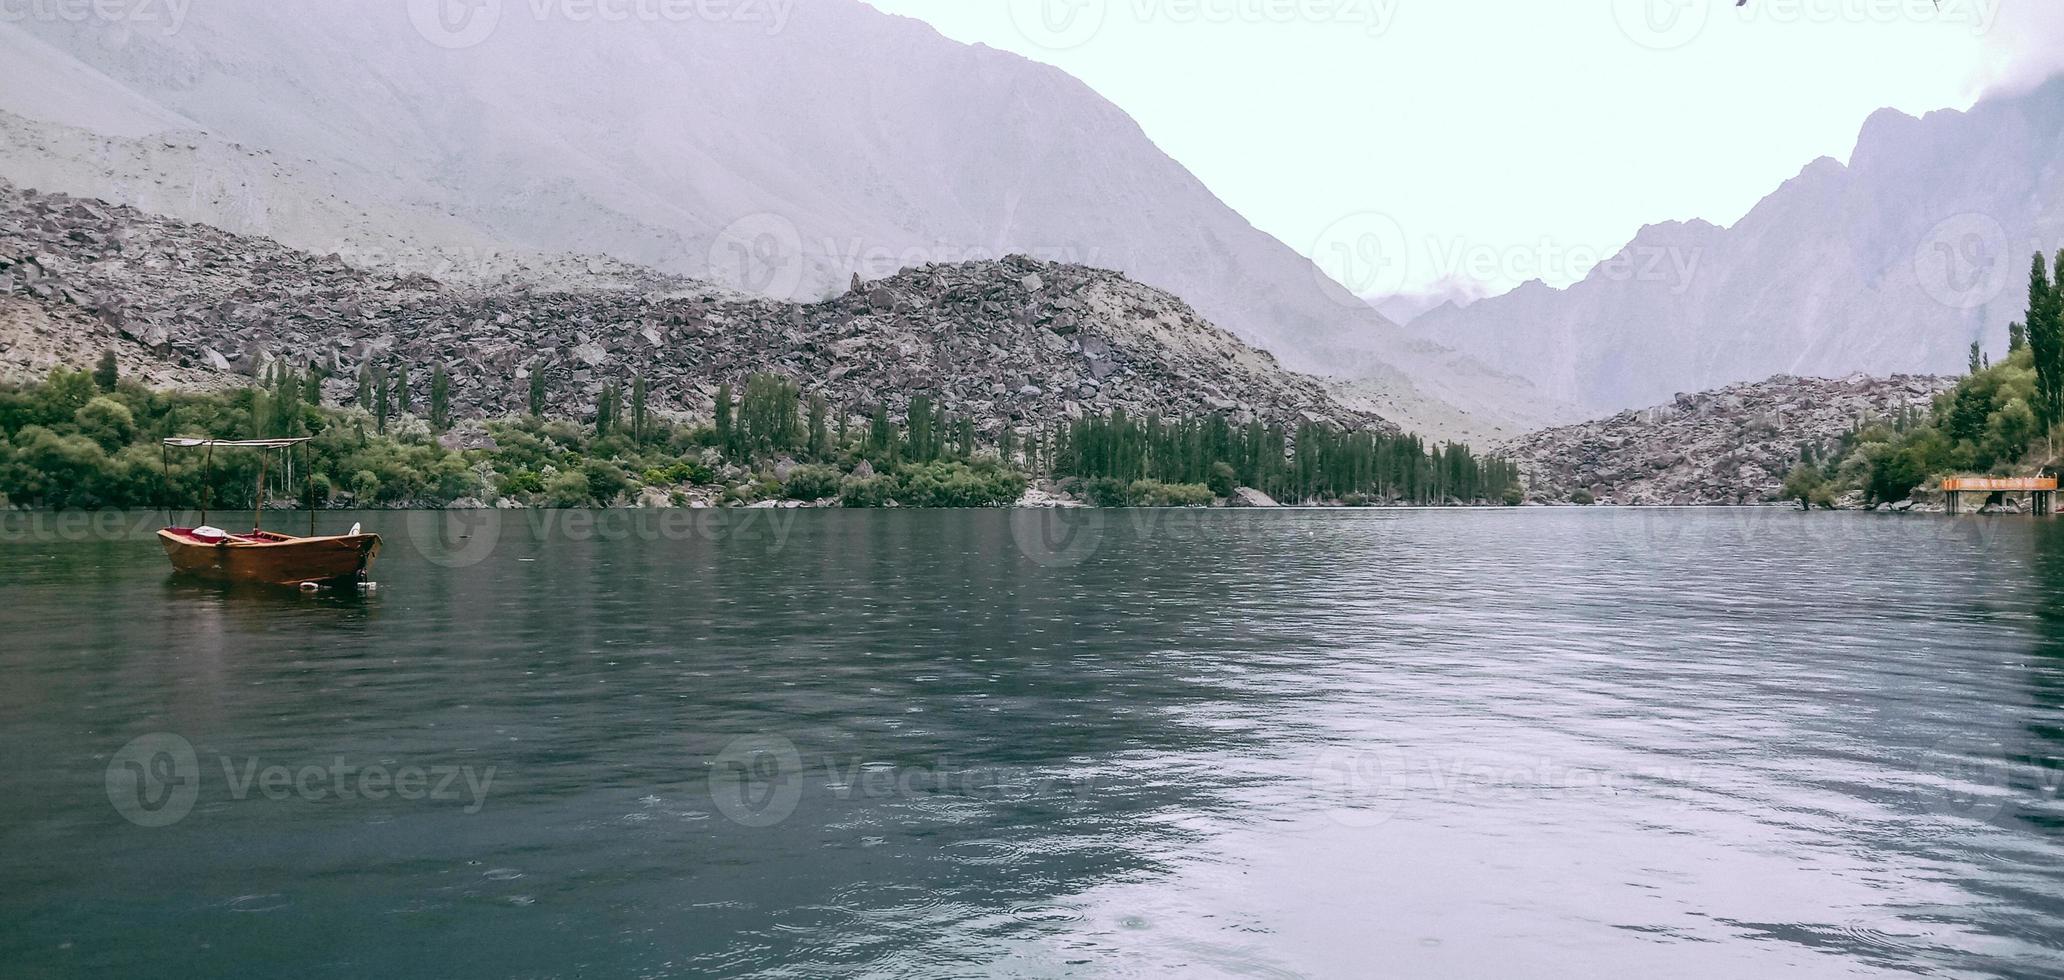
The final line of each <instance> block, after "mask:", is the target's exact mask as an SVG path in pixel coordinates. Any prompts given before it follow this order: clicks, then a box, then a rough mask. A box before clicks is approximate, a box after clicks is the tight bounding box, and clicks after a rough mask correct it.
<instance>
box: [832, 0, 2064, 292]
mask: <svg viewBox="0 0 2064 980" xmlns="http://www.w3.org/2000/svg"><path fill="white" fill-rule="evenodd" d="M868 2H871V3H873V4H874V6H876V7H879V8H881V9H883V10H886V11H889V12H892V13H899V14H907V15H910V16H914V17H918V18H921V19H923V20H925V21H928V22H930V23H931V24H933V25H934V26H936V27H937V28H938V29H939V30H940V31H941V32H942V33H944V34H946V35H947V36H949V37H952V38H955V39H958V40H962V41H968V42H981V43H986V44H989V45H991V46H994V47H998V48H1003V49H1006V50H1009V51H1014V52H1017V53H1019V54H1022V55H1025V56H1026V57H1029V58H1034V59H1037V60H1039V61H1043V62H1047V63H1049V64H1053V65H1056V66H1059V67H1060V68H1062V69H1065V70H1066V71H1068V72H1069V73H1071V74H1073V75H1075V76H1076V77H1077V78H1080V79H1082V80H1083V81H1085V82H1087V83H1089V84H1090V85H1091V86H1092V87H1094V88H1095V89H1096V90H1097V91H1099V92H1101V93H1102V94H1103V95H1104V96H1105V97H1107V98H1109V99H1111V100H1112V101H1113V102H1115V103H1117V104H1118V105H1119V106H1121V107H1123V108H1124V109H1125V110H1127V111H1128V112H1130V113H1131V114H1132V116H1133V117H1134V118H1135V119H1137V120H1139V122H1140V124H1141V125H1142V126H1143V127H1144V128H1145V129H1146V131H1147V133H1148V135H1150V136H1151V137H1153V139H1154V140H1155V141H1156V142H1157V143H1158V144H1159V145H1160V146H1161V147H1162V149H1164V150H1165V151H1167V152H1168V153H1169V154H1170V155H1172V156H1174V157H1175V158H1176V159H1177V160H1180V161H1181V162H1182V163H1183V164H1185V165H1186V166H1188V167H1189V168H1190V169H1191V170H1192V171H1194V172H1195V173H1196V174H1197V175H1198V176H1199V177H1200V178H1202V179H1203V180H1204V182H1205V183H1206V184H1208V185H1210V187H1211V188H1212V189H1213V190H1215V191H1216V192H1218V194H1219V196H1220V197H1222V198H1224V199H1225V201H1226V202H1227V203H1228V204H1230V205H1232V206H1233V207H1234V208H1235V209H1237V210H1239V211H1240V212H1241V213H1242V214H1244V215H1245V216H1246V217H1247V218H1248V219H1249V220H1251V221H1252V222H1254V224H1255V225H1257V226H1259V227H1260V228H1261V229H1262V230H1264V231H1267V232H1269V233H1271V234H1273V235H1275V236H1276V237H1278V238H1280V239H1282V240H1283V241H1284V242H1285V243H1287V244H1289V245H1290V246H1291V247H1293V248H1296V249H1298V250H1300V251H1303V252H1305V253H1306V254H1309V255H1312V256H1313V258H1315V259H1318V260H1319V261H1320V262H1321V264H1322V265H1328V266H1329V267H1331V266H1332V265H1333V263H1334V262H1335V261H1337V249H1338V247H1339V244H1340V243H1341V242H1343V241H1353V240H1355V239H1357V238H1366V237H1367V236H1369V235H1382V236H1385V237H1392V236H1394V237H1396V238H1397V239H1398V240H1401V241H1403V242H1404V243H1406V246H1407V248H1406V252H1407V254H1408V256H1409V258H1408V260H1407V261H1405V262H1403V263H1391V264H1388V265H1387V266H1386V267H1385V271H1384V272H1383V273H1381V274H1380V276H1379V277H1378V278H1375V279H1363V280H1351V281H1349V282H1348V283H1347V284H1348V285H1349V286H1350V287H1351V288H1355V289H1357V290H1358V291H1361V292H1365V293H1367V292H1374V293H1389V292H1398V291H1417V290H1424V289H1426V288H1428V287H1430V286H1432V285H1433V284H1434V283H1436V282H1439V281H1441V280H1442V279H1445V278H1449V277H1456V278H1463V279H1473V280H1480V281H1486V282H1487V283H1488V284H1489V285H1491V286H1492V287H1493V288H1494V290H1495V291H1502V290H1503V289H1506V288H1510V287H1511V286H1514V285H1517V284H1518V283H1520V282H1523V281H1525V280H1526V279H1530V278H1542V279H1545V280H1547V281H1548V282H1550V283H1551V284H1555V285H1563V284H1567V283H1569V282H1571V281H1574V280H1575V279H1578V278H1581V277H1582V275H1583V273H1584V272H1585V270H1586V269H1587V268H1588V267H1589V266H1590V265H1591V264H1594V263H1595V262H1596V261H1597V260H1598V259H1600V258H1603V257H1606V256H1609V255H1610V254H1611V253H1612V252H1613V251H1614V250H1616V249H1617V248H1619V247H1620V246H1621V245H1623V244H1625V243H1626V242H1627V241H1628V240H1629V239H1630V238H1631V237H1632V236H1633V234H1634V232H1635V231H1636V230H1637V229H1638V228H1640V226H1642V225H1643V224H1648V223H1652V222H1656V221H1662V220H1667V219H1672V218H1693V217H1698V218H1705V219H1707V220H1710V221H1714V222H1717V223H1721V224H1729V223H1732V222H1734V221H1735V220H1737V219H1739V218H1740V217H1741V216H1742V214H1744V213H1745V212H1746V211H1747V210H1748V209H1749V208H1750V207H1751V206H1752V205H1754V204H1755V202H1756V201H1757V200H1758V199H1760V198H1761V197H1763V196H1764V195H1766V194H1768V193H1769V192H1770V191H1771V190H1773V189H1774V188H1775V187H1776V186H1777V185H1778V184H1779V183H1780V182H1782V181H1784V180H1786V179H1788V178H1790V177H1792V176H1793V175H1795V174H1797V173H1798V171H1799V169H1800V168H1801V167H1802V166H1804V165H1805V164H1806V163H1807V162H1808V161H1810V160H1812V159H1814V158H1816V157H1820V156H1834V157H1837V158H1840V159H1844V160H1846V159H1848V156H1849V152H1850V150H1851V149H1852V148H1853V146H1854V143H1855V138H1856V133H1857V130H1858V128H1859V127H1860V126H1861V124H1862V123H1863V121H1864V119H1865V118H1866V117H1867V116H1868V115H1869V114H1870V113H1871V112H1872V111H1874V110H1876V109H1878V108H1880V107H1884V106H1892V107H1895V108H1899V109H1903V110H1906V111H1908V112H1913V113H1916V114H1918V113H1921V112H1926V111H1929V110H1933V109H1940V108H1944V107H1954V108H1966V107H1968V106H1969V105H1970V104H1971V103H1972V102H1973V101H1974V100H1975V99H1976V98H1977V97H1978V95H1979V94H1980V93H1981V92H1983V91H1985V90H1987V89H1988V88H1990V87H1993V86H1998V85H2009V86H2014V85H2019V86H2025V85H2026V84H2028V83H2030V81H2031V80H2032V79H2035V78H2039V77H2041V76H2042V75H2044V74H2046V73H2047V72H2048V71H2050V70H2054V69H2056V68H2058V67H2059V66H2060V65H2064V3H2060V2H2058V0H1942V2H1941V7H1940V11H1939V13H1938V11H1937V8H1936V6H1935V5H1934V3H1933V2H1932V0H1778V2H1772V0H1751V3H1750V6H1749V8H1748V9H1747V12H1746V13H1743V12H1741V11H1737V10H1736V9H1735V8H1734V6H1733V0H1713V2H1712V3H1711V4H1710V5H1708V2H1707V0H1555V2H1543V0H1467V2H1456V0H868ZM1342 267H1343V268H1351V267H1355V266H1346V265H1344V266H1342ZM1364 275H1367V274H1366V273H1365V274H1364ZM1343 278H1347V277H1343Z"/></svg>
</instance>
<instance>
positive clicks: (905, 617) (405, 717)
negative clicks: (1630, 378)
mask: <svg viewBox="0 0 2064 980" xmlns="http://www.w3.org/2000/svg"><path fill="white" fill-rule="evenodd" d="M161 517H162V515H160V517H159V518H153V517H152V516H151V515H126V516H124V515H108V516H105V517H102V518H96V519H87V518H83V517H73V518H63V517H58V516H53V515H31V514H6V515H0V522H4V528H5V532H6V533H5V534H4V535H0V587H4V592H0V636H4V637H5V638H6V639H5V641H4V643H0V672H4V683H0V704H4V710H0V750H4V759H5V763H4V769H0V780H4V782H0V973H4V974H6V975H7V976H9V977H42V976H88V975H139V976H142V975H228V974H235V973H242V974H244V975H286V976H309V977H365V976H378V977H439V976H466V977H472V976H483V977H486V976H495V977H500V976H521V977H560V976H609V977H616V976H702V975H725V976H792V977H818V976H827V975H846V974H857V975H872V976H916V977H930V976H940V977H944V976H1012V977H1058V976H1077V975H1081V976H1165V975H1182V976H1242V977H1248V976H1266V977H1279V976H1316V977H1361V976H1375V975H1386V976H1392V975H1420V976H1425V975H1446V976H1457V975H1468V976H1489V975H1517V976H1533V975H1575V974H1580V973H1591V972H1595V971H1605V970H1617V971H1626V973H1627V975H1630V976H1635V975H1667V976H1685V977H1740V976H1776V975H1785V976H1843V977H1852V976H1868V975H1899V974H1905V975H1911V974H1913V973H1915V972H1927V973H1932V974H1935V975H1943V976H1974V977H1976V976H2033V975H2058V974H2060V973H2064V800H2060V798H2059V788H2058V784H2059V781H2060V776H2064V761H2060V757H2064V525H2060V524H2056V523H2050V522H2038V521H2035V520H2031V519H2013V518H2002V519H1981V518H1967V519H1964V520H1961V521H1952V520H1949V519H1946V518H1940V517H1934V518H1930V517H1920V516H1913V517H1903V518H1902V517H1890V516H1875V515H1868V514H1815V515H1804V514H1799V513H1796V512H1791V511H1784V510H1777V509H1744V510H1706V511H1698V510H1638V511H1637V510H1575V509H1554V510H1544V509H1516V510H1471V511H1463V510H1454V511H1442V510H1423V511H1345V510H1327V511H1316V510H1286V511H1273V512H1263V511H1179V512H1169V511H1141V512H1124V511H1108V512H1106V511H1094V512H1074V513H1053V512H1038V511H1015V512H1006V511H982V512H964V513H956V512H913V511H901V512H899V511H878V512H864V511H806V512H805V511H752V512H745V511H730V512H690V511H680V512H673V513H669V514H655V513H651V512H645V513H635V512H611V513H600V514H594V513H579V512H575V513H522V512H512V513H495V512H488V513H471V514H462V513H453V514H430V513H422V514H400V513H368V514H357V515H346V514H325V515H323V516H322V521H323V524H324V529H325V530H326V531H328V532H331V533H335V532H340V531H342V530H343V529H344V528H346V527H348V526H349V525H350V523H351V522H352V521H354V520H358V521H363V522H364V523H365V525H366V527H367V529H368V530H374V531H379V532H381V533H382V534H384V535H385V536H386V549H385V551H384V553H383V555H382V557H381V559H380V561H379V562H378V564H377V565H376V567H375V569H374V575H373V578H374V579H375V581H376V587H375V588H373V589H371V590H370V591H367V592H365V593H363V594H359V593H346V594H320V595H302V594H298V593H292V592H288V593H284V594H281V593H273V592H266V591H259V592H252V591H245V590H230V589H222V588H217V587H213V586H208V585H203V584H195V583H190V582H186V581H181V580H177V579H174V578H173V577H172V576H171V575H170V573H169V571H168V567H167V565H166V563H165V560H164V557H163V555H162V554H161V553H160V552H159V550H158V547H157V545H156V544H155V543H154V542H153V541H152V540H150V538H149V536H148V531H149V529H151V528H152V527H154V526H155V524H156V523H157V522H158V520H160V519H161ZM217 519H218V521H219V520H221V519H222V518H221V515H217ZM275 520H276V522H277V526H279V527H281V528H283V529H287V530H294V529H295V528H296V526H297V523H296V522H297V521H305V515H293V514H286V515H280V516H279V517H277V518H276V519H275ZM299 527H301V528H303V529H305V527H306V525H305V523H302V524H300V525H299Z"/></svg>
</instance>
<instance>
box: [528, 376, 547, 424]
mask: <svg viewBox="0 0 2064 980" xmlns="http://www.w3.org/2000/svg"><path fill="white" fill-rule="evenodd" d="M530 416H531V418H537V419H541V418H544V417H545V366H544V365H542V364H540V365H538V366H537V367H534V368H531V369H530Z"/></svg>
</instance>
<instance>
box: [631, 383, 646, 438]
mask: <svg viewBox="0 0 2064 980" xmlns="http://www.w3.org/2000/svg"><path fill="white" fill-rule="evenodd" d="M631 441H633V442H644V441H645V376H644V375H642V374H640V375H638V376H636V377H633V378H632V379H631Z"/></svg>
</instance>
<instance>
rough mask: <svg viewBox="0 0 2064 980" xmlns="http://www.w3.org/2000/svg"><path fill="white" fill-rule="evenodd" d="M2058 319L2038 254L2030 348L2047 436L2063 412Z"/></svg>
mask: <svg viewBox="0 0 2064 980" xmlns="http://www.w3.org/2000/svg"><path fill="white" fill-rule="evenodd" d="M2058 254H2059V257H2064V252H2060V253H2058ZM2058 320H2059V315H2058V296H2057V294H2056V290H2055V287H2054V286H2053V285H2052V283H2051V282H2050V276H2049V269H2048V267H2047V266H2046V265H2045V263H2044V261H2043V254H2042V253H2041V252H2037V253H2036V254H2035V266H2034V268H2033V269H2032V270H2030V272H2029V278H2028V347H2029V351H2030V352H2031V353H2032V354H2033V355H2034V357H2035V396H2036V397H2035V401H2036V404H2035V415H2036V421H2037V423H2038V424H2040V425H2041V426H2042V429H2043V431H2044V432H2045V433H2047V432H2049V430H2050V429H2051V428H2052V427H2054V426H2055V425H2056V424H2057V421H2058V415H2059V410H2060V409H2064V372H2060V370H2059V369H2060V368H2064V323H2059V322H2058Z"/></svg>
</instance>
